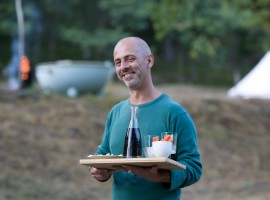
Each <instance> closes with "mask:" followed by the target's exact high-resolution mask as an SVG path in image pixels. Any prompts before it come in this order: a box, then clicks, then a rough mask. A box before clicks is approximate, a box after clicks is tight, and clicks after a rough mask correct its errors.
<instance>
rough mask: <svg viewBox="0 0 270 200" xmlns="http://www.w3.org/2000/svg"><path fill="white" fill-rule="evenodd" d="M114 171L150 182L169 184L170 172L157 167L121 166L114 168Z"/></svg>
mask: <svg viewBox="0 0 270 200" xmlns="http://www.w3.org/2000/svg"><path fill="white" fill-rule="evenodd" d="M115 171H124V172H130V173H133V174H136V175H138V176H141V177H143V178H145V179H147V180H149V181H152V182H159V183H170V182H171V172H170V171H169V170H159V169H158V168H157V166H152V167H139V166H134V165H121V166H119V167H116V168H115Z"/></svg>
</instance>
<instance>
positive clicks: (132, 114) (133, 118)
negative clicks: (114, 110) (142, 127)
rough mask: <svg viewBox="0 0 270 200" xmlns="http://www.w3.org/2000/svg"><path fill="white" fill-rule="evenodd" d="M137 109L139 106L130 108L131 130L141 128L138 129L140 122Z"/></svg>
mask: <svg viewBox="0 0 270 200" xmlns="http://www.w3.org/2000/svg"><path fill="white" fill-rule="evenodd" d="M137 109H138V106H130V117H131V119H130V123H129V128H139V127H138V120H137Z"/></svg>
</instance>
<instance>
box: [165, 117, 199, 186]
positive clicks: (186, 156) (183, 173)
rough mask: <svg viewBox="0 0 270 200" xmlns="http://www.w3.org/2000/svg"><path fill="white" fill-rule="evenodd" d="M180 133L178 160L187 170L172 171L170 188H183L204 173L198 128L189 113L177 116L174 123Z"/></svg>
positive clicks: (197, 179) (175, 129)
mask: <svg viewBox="0 0 270 200" xmlns="http://www.w3.org/2000/svg"><path fill="white" fill-rule="evenodd" d="M171 128H173V129H174V131H176V132H177V133H178V138H177V152H176V160H177V161H178V162H179V163H181V164H183V165H185V166H186V170H172V171H171V187H170V190H174V189H176V188H183V187H186V186H189V185H192V184H194V183H196V182H197V181H199V179H200V177H201V175H202V164H201V161H200V153H199V150H198V141H197V135H196V129H195V126H194V123H193V120H192V119H191V117H190V115H189V114H188V113H186V112H185V113H184V114H181V115H180V116H177V117H176V118H175V119H174V120H173V123H172V127H171Z"/></svg>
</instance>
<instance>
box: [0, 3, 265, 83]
mask: <svg viewBox="0 0 270 200" xmlns="http://www.w3.org/2000/svg"><path fill="white" fill-rule="evenodd" d="M31 2H32V3H34V6H35V7H36V8H37V10H38V14H39V15H37V13H36V15H35V17H34V19H40V26H39V27H38V28H37V29H36V30H35V31H36V32H34V33H33V32H32V35H31V36H30V38H32V40H33V41H34V42H33V43H32V44H31V46H30V50H31V51H30V50H29V51H28V52H29V53H28V54H29V57H30V58H31V60H32V63H33V65H35V64H37V63H38V62H42V61H51V60H58V59H75V60H80V59H87V60H112V50H113V46H114V44H115V42H116V41H117V40H118V39H120V38H122V37H124V36H129V35H134V36H139V37H142V38H143V39H145V40H146V41H147V42H149V44H150V45H151V47H152V49H153V51H154V54H155V56H156V60H157V62H156V63H157V66H158V67H156V68H155V69H154V73H155V75H156V81H161V80H166V81H174V82H176V81H178V82H189V83H190V82H191V83H200V84H212V85H231V84H232V83H233V77H234V76H233V75H234V74H240V75H242V76H243V75H244V74H245V73H247V72H248V71H249V70H250V69H251V68H252V67H254V65H255V64H256V63H257V62H258V61H259V59H260V58H261V57H262V56H263V55H264V54H265V53H266V51H268V50H269V49H270V12H269V10H270V1H267V0H257V1H252V0H245V1H242V0H222V1H220V0H204V1H200V0H193V1H184V0H147V1H144V0H129V1H122V0H110V1H104V0H91V1H89V0H57V1H55V0H39V1H30V0H22V3H23V5H24V7H25V11H24V12H25V21H26V30H27V29H28V30H29V29H31V26H33V21H35V20H34V19H33V17H32V18H31V17H29V16H30V13H29V10H27V6H26V5H27V4H29V3H31ZM14 4H15V3H14V1H10V0H2V1H1V3H0V43H1V48H0V70H3V69H4V68H5V67H6V65H7V64H8V63H9V61H10V57H11V51H10V44H11V39H12V37H14V36H15V35H16V32H17V22H16V15H15V5H14ZM164 71H166V73H165V74H166V76H162V74H164Z"/></svg>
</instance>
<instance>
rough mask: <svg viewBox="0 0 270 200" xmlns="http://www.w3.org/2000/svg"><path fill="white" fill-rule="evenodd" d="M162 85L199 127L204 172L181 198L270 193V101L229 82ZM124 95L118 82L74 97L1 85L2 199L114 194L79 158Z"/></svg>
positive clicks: (258, 196)
mask: <svg viewBox="0 0 270 200" xmlns="http://www.w3.org/2000/svg"><path fill="white" fill-rule="evenodd" d="M159 89H160V90H161V91H163V92H166V93H168V94H169V95H171V96H172V97H173V98H174V99H176V101H178V102H179V103H181V104H182V105H183V106H184V107H185V108H186V109H187V110H188V111H189V112H190V114H191V116H192V117H193V119H194V121H195V123H196V127H197V132H198V138H199V146H200V151H201V154H202V162H203V167H204V174H203V177H202V179H201V181H200V182H199V183H197V184H195V185H193V186H192V187H188V188H186V189H184V190H183V199H185V200H189V199H193V200H196V199H203V200H206V199H207V200H209V199H210V200H211V199H216V198H218V199H221V200H225V199H228V198H229V197H230V198H229V199H235V200H240V199H245V198H246V197H247V196H249V197H254V199H257V200H263V199H266V197H267V195H269V191H270V190H269V189H270V182H269V180H270V173H269V167H270V161H269V159H268V158H269V156H270V149H269V145H270V134H269V130H270V121H269V119H270V102H269V101H263V100H235V99H227V98H226V97H225V95H224V94H225V93H224V89H213V88H203V87H193V86H189V85H186V86H185V85H160V86H159ZM126 97H127V92H126V89H125V87H124V86H122V85H118V84H112V85H111V86H109V87H108V88H107V90H106V92H105V94H104V95H103V96H93V95H90V94H89V95H84V96H81V97H79V98H76V99H69V98H67V97H65V96H61V95H45V94H43V93H41V92H40V91H36V90H35V91H32V92H31V93H28V94H26V95H16V94H14V93H9V92H5V91H2V92H1V96H0V121H1V126H0V149H1V151H0V159H1V165H0V171H1V174H0V194H1V195H0V199H1V200H2V199H3V200H5V199H8V200H13V199H14V200H15V199H23V200H24V199H30V200H31V199H39V200H45V199H57V200H68V199H70V200H73V199H80V200H83V199H97V200H99V199H100V200H105V199H109V198H110V190H111V189H110V187H111V182H110V181H109V182H107V183H99V182H97V181H95V180H93V179H91V178H90V176H89V175H88V169H87V167H85V166H81V165H79V159H80V158H84V157H86V156H87V155H88V154H90V153H93V152H94V151H95V149H96V146H97V145H98V144H99V142H100V140H101V137H102V133H103V128H104V123H105V120H106V117H107V113H108V111H109V110H110V108H111V107H112V106H113V105H114V104H115V103H117V102H118V101H120V100H122V99H124V98H126ZM262 183H263V184H264V185H266V186H265V187H262V186H261V185H262ZM251 191H252V192H251ZM264 197H265V198H264Z"/></svg>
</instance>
